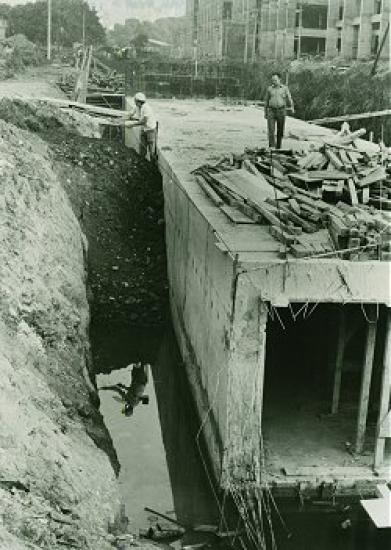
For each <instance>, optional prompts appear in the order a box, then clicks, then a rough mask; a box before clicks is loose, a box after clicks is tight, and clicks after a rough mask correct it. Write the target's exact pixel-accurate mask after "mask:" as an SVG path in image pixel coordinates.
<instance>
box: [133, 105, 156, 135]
mask: <svg viewBox="0 0 391 550" xmlns="http://www.w3.org/2000/svg"><path fill="white" fill-rule="evenodd" d="M131 115H132V116H137V118H138V119H139V120H143V121H144V124H143V126H142V128H143V130H144V132H148V131H151V130H156V126H157V120H156V117H155V113H154V112H153V109H152V107H151V106H150V105H149V104H148V103H143V105H142V106H141V108H139V107H136V108H135V109H134V110H133V112H132V113H131Z"/></svg>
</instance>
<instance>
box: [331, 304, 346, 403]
mask: <svg viewBox="0 0 391 550" xmlns="http://www.w3.org/2000/svg"><path fill="white" fill-rule="evenodd" d="M345 336H346V313H345V308H344V306H339V319H338V340H337V353H336V358H335V371H334V384H333V398H332V404H331V414H337V412H338V409H339V400H340V396H341V382H342V369H343V360H344V353H345Z"/></svg>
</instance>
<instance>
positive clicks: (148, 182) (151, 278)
mask: <svg viewBox="0 0 391 550" xmlns="http://www.w3.org/2000/svg"><path fill="white" fill-rule="evenodd" d="M45 139H46V140H48V142H49V143H50V148H51V151H52V152H53V155H54V159H55V167H56V170H57V172H58V174H59V176H60V178H61V180H62V181H63V182H64V187H65V189H66V191H67V193H68V196H69V197H70V199H71V203H72V205H73V208H74V211H75V213H76V215H77V217H78V218H79V220H80V223H81V225H82V227H83V230H84V232H85V234H86V235H87V238H88V242H89V253H88V283H89V284H88V288H89V293H90V294H89V297H90V303H91V317H92V325H91V339H92V351H93V359H94V365H95V369H96V370H97V371H104V370H111V369H112V368H115V367H124V366H125V365H126V364H128V363H129V362H130V361H129V355H128V356H127V352H126V351H124V352H123V353H121V349H119V348H122V347H123V343H119V339H118V338H117V337H114V338H110V335H114V336H118V334H119V333H121V334H123V333H124V331H127V332H128V333H129V338H130V335H131V334H132V333H134V332H135V329H136V328H137V329H139V328H140V327H144V328H145V327H148V328H149V329H150V330H151V340H152V339H153V333H154V331H155V330H156V329H158V327H160V326H162V325H163V324H164V323H165V321H166V315H167V303H168V300H167V278H166V257H165V244H164V212H163V194H162V183H161V178H160V175H159V173H158V172H157V171H156V170H155V169H153V168H151V166H150V164H149V163H147V162H146V161H144V160H143V159H141V158H140V157H139V156H138V155H137V154H136V153H135V152H134V151H132V150H129V149H127V148H126V147H125V146H124V145H122V144H121V143H119V142H118V141H115V140H114V141H110V140H107V139H103V140H96V139H88V138H83V137H80V136H76V135H74V134H73V135H70V134H64V133H58V132H55V133H53V132H49V133H46V134H45ZM121 340H122V342H123V340H124V339H123V338H122V339H121ZM109 341H110V343H109V344H108V342H109ZM132 358H133V360H134V354H132ZM141 359H142V358H140V360H141Z"/></svg>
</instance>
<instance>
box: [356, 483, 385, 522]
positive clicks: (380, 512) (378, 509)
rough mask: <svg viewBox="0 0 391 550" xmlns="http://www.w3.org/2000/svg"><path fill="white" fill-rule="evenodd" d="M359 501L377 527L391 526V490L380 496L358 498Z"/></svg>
mask: <svg viewBox="0 0 391 550" xmlns="http://www.w3.org/2000/svg"><path fill="white" fill-rule="evenodd" d="M360 503H361V505H362V507H363V508H364V510H365V511H366V513H367V514H368V516H369V517H370V518H371V520H372V521H373V523H374V524H375V525H376V527H377V528H378V529H390V528H391V491H390V489H388V494H387V495H385V496H383V497H382V498H373V499H369V500H360Z"/></svg>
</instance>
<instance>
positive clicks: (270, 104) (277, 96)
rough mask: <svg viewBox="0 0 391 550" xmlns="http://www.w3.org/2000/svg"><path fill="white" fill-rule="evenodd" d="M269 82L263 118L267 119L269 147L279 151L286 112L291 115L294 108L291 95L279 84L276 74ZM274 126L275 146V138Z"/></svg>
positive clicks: (286, 88) (279, 79) (279, 78)
mask: <svg viewBox="0 0 391 550" xmlns="http://www.w3.org/2000/svg"><path fill="white" fill-rule="evenodd" d="M271 82H272V83H271V86H269V87H268V89H267V92H266V97H265V118H266V119H267V130H268V137H269V147H271V148H273V149H274V148H276V147H277V149H281V145H282V138H283V137H284V128H285V117H286V112H287V111H288V110H289V111H291V113H292V114H293V113H294V112H295V108H294V105H293V100H292V96H291V93H290V91H289V89H288V87H287V86H284V84H282V83H281V77H280V75H279V74H278V73H274V74H273V75H272V79H271ZM276 126H277V146H276V138H275V134H276Z"/></svg>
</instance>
